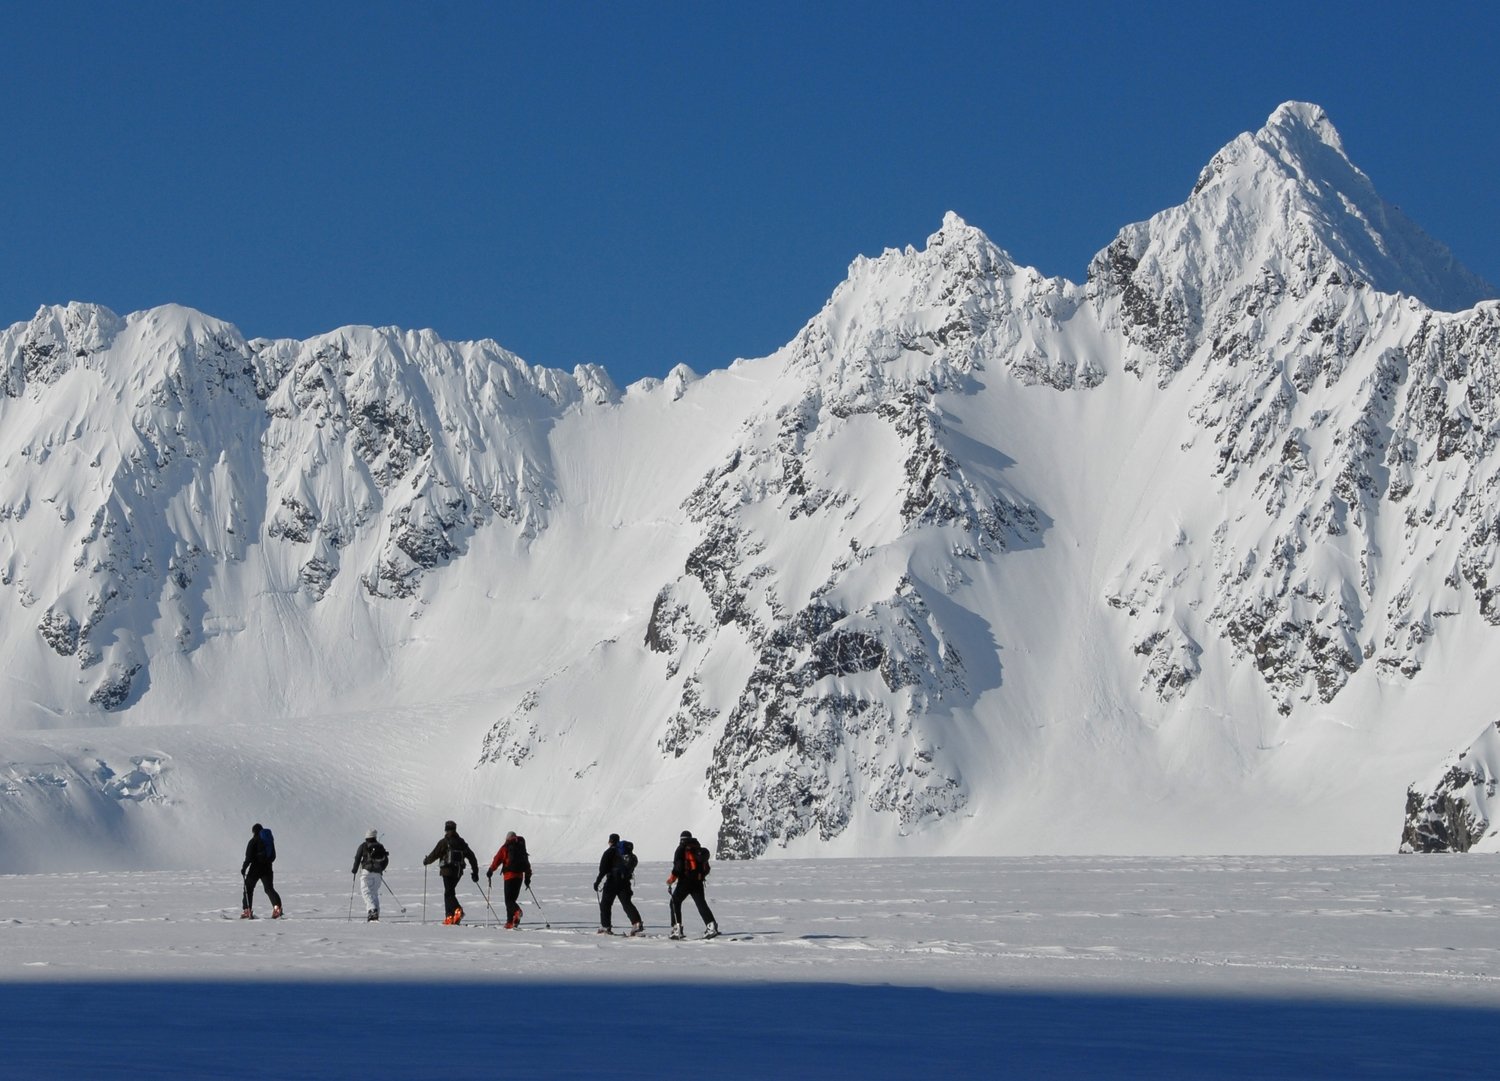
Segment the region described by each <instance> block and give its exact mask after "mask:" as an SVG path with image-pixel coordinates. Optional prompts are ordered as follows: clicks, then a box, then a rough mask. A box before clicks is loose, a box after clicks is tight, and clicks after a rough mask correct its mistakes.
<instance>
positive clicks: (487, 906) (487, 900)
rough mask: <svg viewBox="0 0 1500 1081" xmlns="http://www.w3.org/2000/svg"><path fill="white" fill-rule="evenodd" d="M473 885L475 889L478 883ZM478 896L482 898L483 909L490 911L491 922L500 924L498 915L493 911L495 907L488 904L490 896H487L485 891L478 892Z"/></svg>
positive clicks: (487, 893)
mask: <svg viewBox="0 0 1500 1081" xmlns="http://www.w3.org/2000/svg"><path fill="white" fill-rule="evenodd" d="M474 885H475V886H476V887H477V886H478V885H479V883H478V882H476V883H474ZM479 896H481V897H483V898H484V907H485V908H487V909H489V910H490V918H491V919H492V920H494V921H495V922H496V923H499V922H500V913H498V912H496V911H495V906H494V905H492V904H490V895H489V892H488V891H486V890H480V891H479Z"/></svg>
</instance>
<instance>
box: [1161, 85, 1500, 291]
mask: <svg viewBox="0 0 1500 1081" xmlns="http://www.w3.org/2000/svg"><path fill="white" fill-rule="evenodd" d="M1147 226H1148V227H1150V226H1158V227H1159V231H1161V232H1163V234H1164V236H1163V240H1164V241H1166V240H1168V238H1170V242H1171V243H1172V244H1174V245H1176V246H1179V247H1180V246H1182V239H1183V238H1182V237H1181V234H1182V233H1183V232H1184V231H1187V232H1197V231H1200V230H1202V229H1203V228H1204V227H1205V226H1206V227H1207V228H1209V229H1210V230H1212V233H1211V234H1210V235H1211V236H1215V237H1216V238H1217V239H1219V240H1221V241H1223V243H1222V244H1220V245H1218V247H1217V251H1215V252H1212V253H1210V251H1209V250H1208V249H1205V252H1204V253H1203V254H1214V255H1217V256H1219V257H1220V258H1221V259H1222V260H1223V261H1224V262H1225V263H1226V264H1228V265H1229V266H1231V267H1237V268H1238V269H1239V270H1241V271H1242V272H1256V271H1258V270H1259V269H1260V267H1261V266H1265V265H1270V266H1272V267H1273V268H1274V269H1276V270H1277V272H1278V273H1282V274H1283V275H1284V276H1286V275H1288V272H1290V276H1292V277H1295V276H1297V274H1298V272H1299V271H1309V270H1315V271H1317V272H1320V273H1323V274H1326V273H1327V272H1328V271H1329V269H1330V267H1329V265H1328V264H1329V263H1330V262H1336V263H1337V264H1338V267H1339V268H1341V269H1342V270H1343V271H1344V273H1343V274H1342V277H1344V278H1345V279H1348V278H1353V279H1356V280H1358V281H1362V282H1364V283H1365V284H1367V285H1369V286H1371V287H1372V288H1374V289H1376V290H1379V291H1380V292H1383V293H1405V294H1407V295H1409V296H1413V297H1416V298H1417V299H1418V300H1420V301H1422V303H1424V304H1426V305H1427V306H1428V307H1430V308H1433V309H1436V310H1438V311H1462V310H1464V309H1466V308H1470V307H1472V306H1473V305H1474V304H1476V303H1478V302H1479V301H1481V300H1485V299H1489V298H1491V297H1495V296H1497V295H1500V293H1497V290H1496V289H1495V287H1494V286H1493V285H1491V284H1490V283H1488V282H1486V281H1484V280H1483V279H1481V278H1480V277H1478V276H1477V275H1475V274H1473V273H1472V272H1470V271H1469V270H1468V269H1466V268H1465V267H1463V266H1462V265H1461V264H1460V263H1459V262H1458V261H1457V260H1456V259H1455V258H1454V257H1453V253H1452V252H1450V251H1449V250H1448V248H1447V247H1446V246H1445V245H1443V244H1441V243H1439V242H1438V241H1436V240H1434V239H1433V238H1432V237H1430V236H1428V235H1427V234H1426V233H1425V232H1423V231H1422V229H1421V228H1420V227H1419V226H1418V225H1416V224H1415V223H1414V222H1412V221H1411V220H1410V219H1409V218H1407V217H1406V215H1405V214H1403V213H1402V212H1401V211H1400V209H1399V208H1397V207H1395V206H1393V205H1392V204H1390V203H1388V202H1386V201H1385V200H1384V199H1383V198H1382V197H1381V196H1380V194H1379V192H1378V191H1376V189H1375V185H1374V184H1373V183H1372V182H1371V180H1370V178H1369V177H1368V176H1367V175H1366V174H1365V173H1364V172H1363V171H1362V170H1360V168H1359V167H1358V166H1356V165H1355V164H1354V163H1353V162H1352V161H1351V160H1350V159H1349V157H1348V155H1347V153H1346V152H1345V149H1344V142H1343V139H1342V138H1341V137H1340V136H1339V133H1338V130H1337V129H1336V128H1335V127H1334V126H1333V122H1332V121H1331V120H1330V119H1329V117H1328V114H1327V112H1325V111H1324V110H1323V108H1322V107H1321V106H1318V105H1313V104H1309V103H1307V102H1297V101H1289V102H1285V103H1283V104H1282V105H1279V106H1278V107H1277V108H1276V110H1275V111H1274V112H1273V113H1272V114H1271V116H1270V117H1269V118H1268V119H1267V121H1266V123H1265V125H1264V126H1263V127H1262V128H1261V129H1260V130H1259V131H1256V132H1254V133H1249V132H1247V133H1245V134H1243V135H1240V136H1238V137H1237V138H1235V139H1234V140H1232V141H1231V142H1230V143H1229V144H1228V145H1227V146H1225V147H1224V149H1222V150H1220V151H1219V152H1218V153H1217V154H1215V155H1214V157H1213V159H1212V160H1211V161H1210V162H1209V163H1208V165H1207V166H1206V167H1205V168H1204V169H1203V171H1202V173H1200V174H1199V177H1198V182H1197V184H1195V185H1194V187H1193V192H1192V195H1191V197H1190V198H1189V200H1188V202H1187V203H1185V204H1184V205H1183V206H1181V207H1177V208H1173V209H1172V210H1168V211H1164V212H1163V213H1162V214H1160V215H1157V217H1156V218H1153V219H1152V220H1151V222H1150V223H1147ZM1132 228H1138V227H1132ZM1152 231H1158V230H1152ZM1209 276H1210V277H1211V276H1212V272H1211V271H1210V272H1209Z"/></svg>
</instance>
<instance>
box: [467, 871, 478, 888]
mask: <svg viewBox="0 0 1500 1081" xmlns="http://www.w3.org/2000/svg"><path fill="white" fill-rule="evenodd" d="M469 877H470V878H472V879H473V880H474V885H476V886H477V885H479V872H478V871H474V872H472V873H470V875H469Z"/></svg>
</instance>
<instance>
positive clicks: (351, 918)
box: [344, 874, 356, 923]
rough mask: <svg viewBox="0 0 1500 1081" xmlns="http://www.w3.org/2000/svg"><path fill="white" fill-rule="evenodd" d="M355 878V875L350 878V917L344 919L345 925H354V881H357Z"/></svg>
mask: <svg viewBox="0 0 1500 1081" xmlns="http://www.w3.org/2000/svg"><path fill="white" fill-rule="evenodd" d="M355 877H356V876H354V875H353V874H351V875H350V876H349V915H347V916H345V917H344V922H345V923H352V922H353V921H354V879H355Z"/></svg>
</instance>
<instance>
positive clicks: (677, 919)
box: [668, 879, 688, 927]
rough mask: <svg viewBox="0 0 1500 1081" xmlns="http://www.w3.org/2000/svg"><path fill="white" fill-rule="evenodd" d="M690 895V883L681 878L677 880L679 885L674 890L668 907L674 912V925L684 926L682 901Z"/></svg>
mask: <svg viewBox="0 0 1500 1081" xmlns="http://www.w3.org/2000/svg"><path fill="white" fill-rule="evenodd" d="M687 895H688V884H687V883H686V882H684V881H682V880H681V879H678V880H677V887H676V888H675V889H674V890H672V900H671V903H670V904H669V906H668V908H669V909H670V911H671V913H672V926H673V927H681V926H682V902H683V899H684V898H685V897H687Z"/></svg>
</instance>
